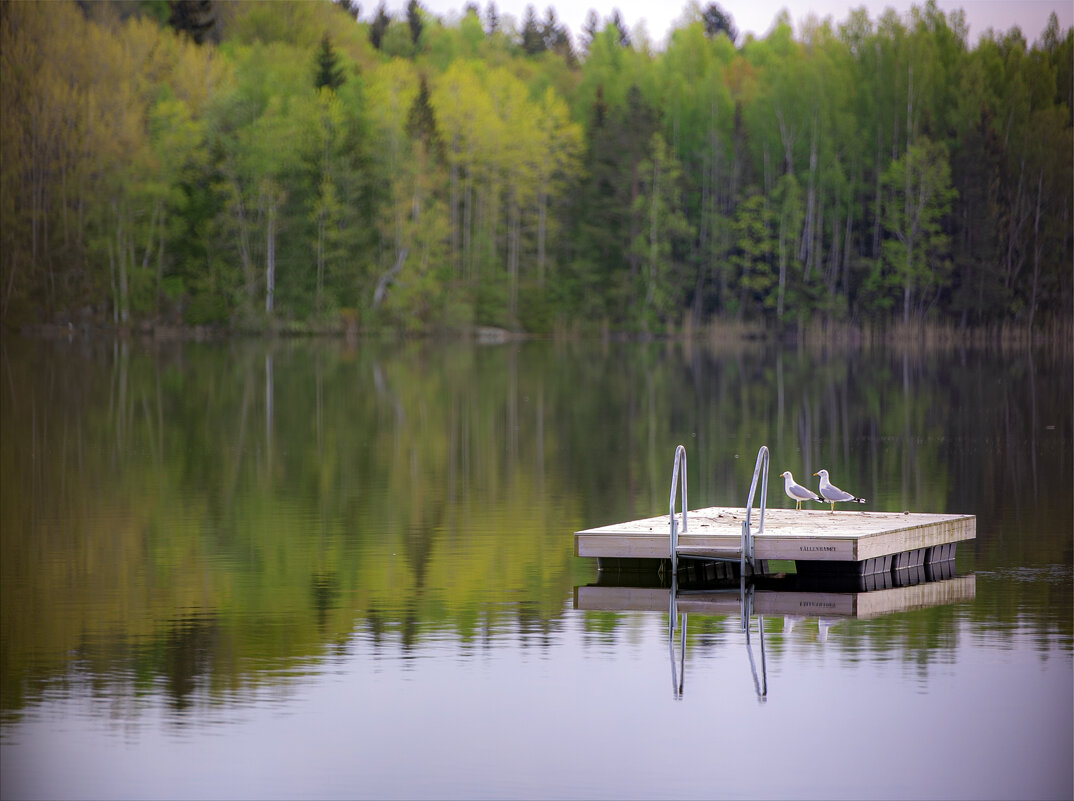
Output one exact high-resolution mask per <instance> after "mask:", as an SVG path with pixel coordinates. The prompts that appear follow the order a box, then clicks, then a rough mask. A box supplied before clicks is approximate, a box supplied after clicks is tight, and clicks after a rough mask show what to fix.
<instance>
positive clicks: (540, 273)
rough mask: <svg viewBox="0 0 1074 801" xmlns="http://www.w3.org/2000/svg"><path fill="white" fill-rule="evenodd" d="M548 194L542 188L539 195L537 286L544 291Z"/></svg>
mask: <svg viewBox="0 0 1074 801" xmlns="http://www.w3.org/2000/svg"><path fill="white" fill-rule="evenodd" d="M547 207H548V194H547V193H546V192H545V191H544V188H543V187H542V188H541V191H539V192H538V193H537V286H539V287H540V288H541V289H544V260H545V250H544V238H545V229H546V225H547V221H546V219H545V217H546V215H547V210H548V209H547Z"/></svg>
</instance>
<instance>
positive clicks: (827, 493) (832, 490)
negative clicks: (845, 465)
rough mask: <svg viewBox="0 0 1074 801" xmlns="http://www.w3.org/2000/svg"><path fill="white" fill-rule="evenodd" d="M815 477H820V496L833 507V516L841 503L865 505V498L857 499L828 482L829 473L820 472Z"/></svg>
mask: <svg viewBox="0 0 1074 801" xmlns="http://www.w3.org/2000/svg"><path fill="white" fill-rule="evenodd" d="M813 475H815V476H820V494H821V496H822V497H823V498H824V500H826V501H827V502H828V503H830V504H831V505H832V511H831V513H832V514H835V505H836V504H837V503H839V502H840V501H850V502H851V503H865V499H864V498H855V497H854V496H853V495H851V494H850V493H849V492H844V491H843V490H841V489H839V487H837V486H835V484H832V483H831V482H830V481H828V471H827V470H818V471H817V472H816V473H814V474H813Z"/></svg>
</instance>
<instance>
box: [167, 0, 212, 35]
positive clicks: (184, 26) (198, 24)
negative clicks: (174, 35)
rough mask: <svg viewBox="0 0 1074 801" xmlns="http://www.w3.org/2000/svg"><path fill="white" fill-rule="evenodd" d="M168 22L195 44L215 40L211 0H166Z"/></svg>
mask: <svg viewBox="0 0 1074 801" xmlns="http://www.w3.org/2000/svg"><path fill="white" fill-rule="evenodd" d="M168 8H169V9H170V10H171V14H170V15H169V17H168V24H169V25H170V26H171V27H172V28H174V29H175V30H176V31H178V32H179V33H185V34H186V35H187V36H189V37H190V38H191V39H192V40H193V41H194V42H195V43H196V44H201V43H203V42H204V41H205V40H206V39H210V40H215V38H216V37H215V31H214V28H215V26H216V10H215V9H214V8H213V3H212V0H168Z"/></svg>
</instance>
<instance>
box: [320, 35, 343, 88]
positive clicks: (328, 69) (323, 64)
mask: <svg viewBox="0 0 1074 801" xmlns="http://www.w3.org/2000/svg"><path fill="white" fill-rule="evenodd" d="M344 80H346V78H345V77H344V75H343V67H341V66H340V65H339V59H338V57H337V56H336V52H335V50H333V49H332V42H331V41H330V40H329V38H328V34H327V33H326V34H325V35H324V36H322V37H321V46H320V48H318V50H317V57H316V75H315V76H314V79H313V85H314V86H315V87H317V88H318V89H320V88H322V87H327V88H328V89H331V90H333V91H335V90H336V89H338V88H339V87H340V86H342V85H343V81H344Z"/></svg>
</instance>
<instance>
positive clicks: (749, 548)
mask: <svg viewBox="0 0 1074 801" xmlns="http://www.w3.org/2000/svg"><path fill="white" fill-rule="evenodd" d="M758 475H760V476H761V519H760V521H759V526H758V528H757V533H758V534H764V511H765V507H766V506H767V503H768V446H767V445H762V446H761V447H760V448H759V449H758V450H757V461H756V463H755V464H754V465H753V480H752V481H751V482H750V494H749V497H748V498H747V499H746V519H745V520H743V521H742V545H741V548H740V556H739V568H740V570H741V571H742V575H745V572H746V565H747V564H749V566H750V567H751V568H752V567H753V537H754V533H753V531H752V530H751V527H750V520H751V518H752V515H753V496H754V495H755V494H756V492H757V477H758Z"/></svg>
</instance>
